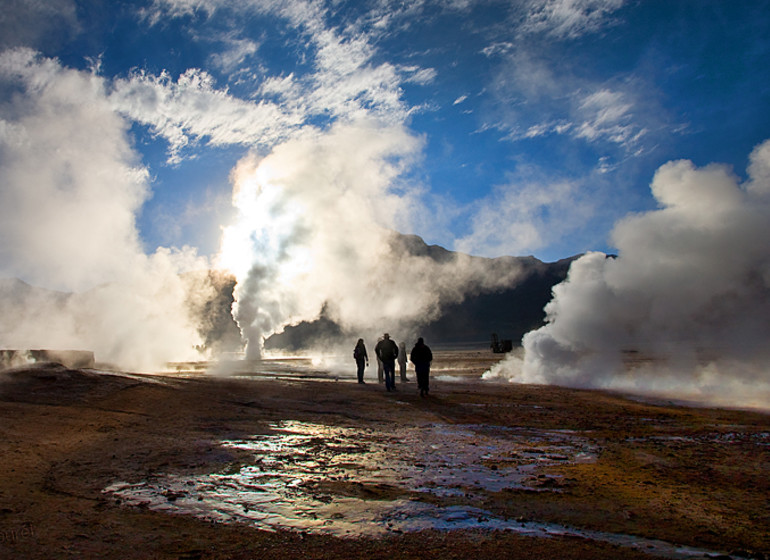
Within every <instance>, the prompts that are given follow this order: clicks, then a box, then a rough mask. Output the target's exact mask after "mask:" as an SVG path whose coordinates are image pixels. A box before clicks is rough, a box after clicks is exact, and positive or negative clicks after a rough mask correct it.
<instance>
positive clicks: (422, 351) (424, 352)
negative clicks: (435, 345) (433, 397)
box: [409, 337, 433, 397]
mask: <svg viewBox="0 0 770 560" xmlns="http://www.w3.org/2000/svg"><path fill="white" fill-rule="evenodd" d="M409 361H410V362H412V363H413V364H414V373H415V375H417V386H418V387H419V388H420V396H421V397H425V396H427V395H428V391H429V390H430V387H429V385H430V383H429V380H430V363H431V362H432V361H433V352H431V351H430V347H428V346H427V345H426V344H425V341H424V340H423V339H422V337H420V338H419V339H417V344H415V345H414V348H412V353H411V354H410V355H409Z"/></svg>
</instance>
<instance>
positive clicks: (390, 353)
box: [374, 333, 398, 391]
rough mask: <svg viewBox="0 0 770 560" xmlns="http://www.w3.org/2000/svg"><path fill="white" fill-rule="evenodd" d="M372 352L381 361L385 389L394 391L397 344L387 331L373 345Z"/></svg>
mask: <svg viewBox="0 0 770 560" xmlns="http://www.w3.org/2000/svg"><path fill="white" fill-rule="evenodd" d="M374 353H375V354H376V355H377V357H378V358H379V359H380V360H381V361H382V369H383V371H384V373H385V389H387V390H388V391H395V390H396V358H397V357H398V346H396V343H395V342H393V341H392V340H391V339H390V335H389V334H388V333H385V334H384V335H382V340H381V341H379V342H378V343H377V346H375V347H374Z"/></svg>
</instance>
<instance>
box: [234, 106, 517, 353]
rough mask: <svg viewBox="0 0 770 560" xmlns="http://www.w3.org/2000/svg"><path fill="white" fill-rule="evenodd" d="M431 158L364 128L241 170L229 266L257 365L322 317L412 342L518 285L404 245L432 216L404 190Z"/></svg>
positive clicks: (291, 144)
mask: <svg viewBox="0 0 770 560" xmlns="http://www.w3.org/2000/svg"><path fill="white" fill-rule="evenodd" d="M420 149H421V141H420V140H419V139H417V138H415V137H414V136H411V135H410V134H408V133H407V132H406V130H405V129H404V128H402V127H398V126H380V125H378V124H376V123H373V122H371V121H359V122H357V123H348V124H337V125H335V126H334V127H332V129H331V130H329V131H328V132H325V133H316V132H308V133H307V134H306V135H305V136H303V137H302V138H297V139H294V140H291V141H288V142H286V143H285V144H283V145H280V146H278V147H276V148H275V149H274V150H273V152H272V153H271V154H270V155H268V156H267V157H264V158H259V157H257V156H249V157H247V158H245V159H243V160H242V161H241V162H240V164H239V165H238V166H237V168H236V169H235V170H234V172H233V184H234V197H233V200H234V204H235V206H236V207H237V208H238V210H239V218H238V221H237V223H236V224H235V225H233V226H231V227H229V228H227V229H226V230H225V232H224V236H223V245H222V252H221V257H220V258H221V261H220V264H221V266H223V267H225V268H227V269H229V270H231V271H233V272H234V273H235V275H236V277H237V278H238V287H237V293H236V300H237V303H236V306H235V317H236V319H237V321H238V323H239V325H240V327H241V330H242V332H243V333H244V336H245V338H246V339H247V340H248V346H247V356H248V357H249V358H252V359H254V358H259V357H260V355H261V349H262V343H263V341H264V339H265V338H267V337H269V336H270V335H271V334H273V333H275V332H280V331H281V330H282V329H283V328H284V327H285V326H286V325H288V324H292V323H297V322H299V321H302V320H306V321H312V320H314V319H316V318H318V317H319V315H320V314H321V312H322V311H323V313H324V315H325V317H326V318H328V319H331V320H333V321H335V322H336V323H337V324H338V325H340V327H341V328H342V329H343V332H345V333H347V334H350V335H351V336H356V337H357V336H364V337H368V340H372V339H373V338H374V337H375V336H376V335H377V334H382V332H384V331H389V332H390V333H394V334H395V336H396V337H397V338H398V339H399V340H404V339H406V338H407V337H409V336H413V334H414V331H415V329H416V328H417V326H418V325H420V324H421V323H424V322H426V321H429V320H430V319H433V318H435V317H436V316H438V314H439V313H440V307H441V305H442V304H444V303H448V302H452V301H459V300H461V299H462V298H463V297H464V295H465V294H466V292H468V291H469V290H470V289H471V288H470V287H471V286H472V287H473V289H477V290H483V289H490V288H493V287H494V286H510V285H511V284H512V283H514V282H515V277H516V275H517V274H518V273H519V271H517V270H515V269H513V270H512V269H510V268H509V269H508V270H506V271H505V273H504V274H500V273H498V271H492V270H490V268H489V267H491V266H493V265H494V264H493V263H487V264H486V265H483V266H479V264H478V262H477V261H476V260H474V259H472V258H471V257H468V256H466V255H457V256H456V257H455V258H453V259H451V260H449V261H446V262H439V261H438V260H434V259H432V258H430V257H428V256H420V255H414V254H411V253H409V252H408V251H407V250H406V248H405V247H404V246H403V244H402V243H399V241H398V239H399V238H398V236H397V235H396V234H395V233H394V231H393V230H400V231H404V230H409V229H411V228H412V227H413V225H414V224H415V223H418V221H419V220H420V218H421V217H422V216H425V215H426V212H427V210H426V209H425V208H424V206H423V205H422V203H421V201H420V192H419V190H416V189H414V188H410V187H409V186H407V184H406V183H405V181H403V180H402V178H403V175H404V172H405V170H407V169H408V168H409V165H410V164H411V162H413V161H414V158H415V157H417V155H418V154H419V150H420ZM485 267H486V268H485ZM372 341H373V340H372ZM345 342H349V341H345Z"/></svg>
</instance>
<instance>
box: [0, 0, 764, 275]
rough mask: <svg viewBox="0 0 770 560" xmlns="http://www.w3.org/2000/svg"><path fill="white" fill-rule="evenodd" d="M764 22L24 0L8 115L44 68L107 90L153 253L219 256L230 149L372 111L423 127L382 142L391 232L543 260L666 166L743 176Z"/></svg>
mask: <svg viewBox="0 0 770 560" xmlns="http://www.w3.org/2000/svg"><path fill="white" fill-rule="evenodd" d="M769 23H770V2H764V1H744V0H724V1H709V0H698V1H695V0H681V1H657V0H649V1H626V0H522V1H507V2H502V1H493V0H416V1H411V2H403V1H395V0H371V1H326V2H323V1H322V2H311V1H304V0H302V1H300V0H285V1H283V0H281V1H278V0H261V1H258V0H242V1H239V2H226V1H224V0H155V1H153V2H150V1H147V2H109V3H105V2H101V1H99V2H97V1H93V2H88V1H75V0H61V1H59V2H55V3H37V2H24V1H21V0H12V1H10V2H8V3H7V4H6V7H5V8H4V14H3V15H2V16H0V48H2V51H3V52H4V53H5V54H4V58H3V59H2V62H0V66H2V67H3V69H2V73H1V74H0V118H2V122H3V123H4V128H3V130H4V131H6V130H13V129H14V128H13V126H14V124H15V123H19V122H21V121H20V120H19V119H20V118H21V117H20V116H19V115H20V114H21V113H20V111H22V110H21V109H20V108H19V107H20V105H19V103H20V102H19V101H18V99H16V97H14V96H17V95H18V94H19V93H20V92H21V93H27V94H29V92H30V91H32V88H34V87H36V86H35V85H34V84H36V83H39V82H36V81H35V80H38V79H39V77H40V76H41V75H43V74H45V73H46V72H48V75H49V76H51V75H53V74H54V73H55V74H56V76H58V78H56V79H53V78H51V80H52V81H50V82H49V87H51V88H61V89H62V92H64V91H65V90H66V88H67V87H70V86H68V84H70V82H68V81H67V80H66V79H65V77H66V76H78V77H79V79H81V81H83V80H86V81H87V79H90V80H91V82H89V83H92V84H96V85H95V86H94V87H96V88H97V89H98V91H97V92H96V93H95V94H94V95H95V96H96V97H95V98H94V100H92V101H90V102H91V103H97V102H98V103H100V104H101V103H102V102H104V107H103V108H101V109H100V111H101V110H103V111H105V116H104V119H105V120H94V121H93V122H89V123H84V124H83V126H84V127H85V126H92V127H93V134H94V135H99V134H100V131H101V130H103V127H105V126H109V127H117V129H119V136H120V138H119V139H117V140H115V142H116V143H121V142H122V144H120V145H121V146H123V145H124V146H123V147H121V148H120V150H119V151H120V155H119V156H116V157H118V158H119V159H120V161H121V162H123V163H126V162H128V163H130V165H131V166H133V167H132V169H134V170H140V171H143V172H144V173H145V178H144V179H143V180H142V187H141V188H142V189H144V191H143V193H142V194H141V196H139V198H138V199H134V198H132V199H131V200H130V201H129V202H127V205H128V208H129V209H130V211H131V213H132V214H133V216H134V219H135V220H136V229H137V234H138V237H139V240H140V243H141V245H142V247H143V248H144V250H145V252H147V253H148V254H150V253H153V252H155V251H156V249H157V248H158V247H169V248H182V247H185V246H188V247H191V248H194V249H195V250H196V251H197V254H198V255H202V256H213V255H215V254H216V253H217V251H218V249H219V244H220V235H221V231H222V228H223V227H225V226H227V225H228V224H229V223H230V222H231V221H232V219H233V217H234V210H233V208H232V205H231V197H232V189H233V186H232V181H231V172H232V170H233V168H234V167H235V166H236V164H237V163H238V162H239V161H241V160H242V159H243V158H244V157H246V156H247V155H249V154H252V155H255V156H256V157H263V156H266V155H268V154H270V153H271V151H272V150H274V149H275V148H276V147H277V146H281V145H283V144H285V143H287V142H292V141H293V140H295V139H297V138H300V137H304V136H305V135H307V134H308V133H309V131H310V132H312V133H314V134H324V133H326V132H327V131H328V130H330V128H331V127H332V126H334V125H335V124H336V125H341V124H344V123H351V122H362V121H365V122H367V123H370V124H369V125H368V126H371V127H373V128H377V127H398V128H400V129H401V130H403V131H405V133H406V134H407V135H408V136H410V137H412V138H414V139H416V142H415V144H414V146H413V147H411V148H410V149H409V151H408V153H400V154H397V155H394V156H387V157H395V158H400V159H402V160H403V165H401V166H400V167H399V170H400V171H399V175H398V177H397V178H394V180H393V181H392V182H391V184H390V186H389V187H388V188H389V189H391V192H395V193H402V192H404V193H407V192H408V193H409V194H410V197H409V200H410V201H411V202H410V204H409V217H408V218H404V219H403V220H400V221H398V222H397V223H394V224H392V225H393V227H396V228H397V229H399V230H401V231H404V232H405V233H417V234H419V235H421V236H422V237H424V238H425V239H426V241H428V242H429V243H436V244H440V245H442V246H444V247H447V248H449V249H454V250H461V251H464V252H468V253H471V254H475V255H482V256H489V257H495V256H499V255H528V254H533V255H535V256H537V257H539V258H541V259H543V260H547V261H550V260H557V259H559V258H563V257H567V256H571V255H574V254H577V253H581V252H584V251H587V250H600V251H606V252H612V251H613V250H614V248H613V247H612V246H611V244H610V241H609V232H610V230H611V229H612V227H613V224H614V223H615V222H616V221H617V220H619V219H620V218H622V217H624V216H626V215H627V214H629V213H634V212H642V211H647V210H650V209H652V208H654V207H655V206H656V204H657V203H656V201H655V199H654V198H653V197H652V195H651V193H650V187H649V185H650V183H651V181H652V177H653V175H654V173H655V170H656V169H657V168H658V167H659V166H661V165H662V164H664V163H666V162H668V161H671V160H677V159H690V160H692V161H693V162H694V163H695V164H696V165H698V166H703V165H707V164H709V163H711V162H721V163H726V164H728V165H731V166H732V167H733V170H734V173H735V174H737V176H738V177H741V178H742V177H745V175H746V166H747V164H748V154H749V153H750V152H751V150H752V148H754V147H755V146H757V145H758V144H760V143H761V142H762V141H763V140H765V139H767V138H769V137H770V70H768V68H770V65H768V60H770V56H769V55H770V33H769V32H768V31H770V25H769ZM19 61H21V62H19ZM20 66H21V67H23V68H24V70H23V71H18V70H17V68H18V67H20ZM46 69H47V70H46ZM22 74H23V78H19V76H21V75H22ZM84 83H85V82H84ZM78 87H81V86H78ZM25 90H26V91H25ZM62 95H64V94H63V93H62ZM46 99H47V98H46ZM46 102H47V101H45V99H43V98H41V101H40V102H39V103H37V104H36V105H34V107H33V108H32V109H25V110H26V111H43V110H44V109H45V108H46V106H45V105H44V103H46ZM70 102H72V101H70ZM84 103H85V101H84ZM100 107H101V105H100ZM46 110H47V109H46ZM110 112H112V114H113V115H114V120H112V119H110ZM24 114H25V115H26V113H24ZM56 114H57V113H56V112H55V111H53V112H52V113H51V115H53V117H51V118H54V119H55V118H57V117H56ZM107 120H109V124H108V125H107V124H105V122H106V121H107ZM116 123H117V124H116ZM371 123H375V124H371ZM100 127H102V128H100ZM105 141H106V140H105ZM340 149H343V148H342V147H341V148H340ZM347 149H350V148H349V147H348V148H347ZM14 153H15V152H14ZM81 156H82V157H83V158H87V157H88V154H87V153H83V154H82V155H81ZM0 157H6V160H7V158H8V157H10V156H8V155H7V154H6V155H5V156H3V155H2V153H0ZM0 163H3V162H2V161H0ZM105 166H106V167H105V169H108V168H109V162H107V163H105ZM107 173H108V174H109V171H107ZM29 188H30V189H34V188H35V186H34V185H30V186H29ZM319 188H323V186H322V185H321V186H320V187H319ZM414 201H418V202H414Z"/></svg>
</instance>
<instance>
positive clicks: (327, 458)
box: [0, 349, 770, 559]
mask: <svg viewBox="0 0 770 560" xmlns="http://www.w3.org/2000/svg"><path fill="white" fill-rule="evenodd" d="M502 357H503V354H493V353H492V352H491V351H490V350H489V349H478V350H463V351H459V350H437V351H435V359H434V362H433V369H432V377H431V391H430V395H429V396H428V397H426V398H421V397H420V396H419V392H418V390H417V386H416V383H415V382H414V372H413V371H412V369H411V367H410V369H409V371H408V377H409V378H410V381H409V382H407V383H397V391H396V392H393V393H388V392H386V391H385V389H384V386H383V385H381V384H378V383H377V379H376V371H375V367H374V366H372V367H370V368H368V369H367V372H366V380H367V382H366V384H364V385H359V384H358V383H356V382H355V368H354V364H353V362H352V360H350V363H349V364H348V366H345V367H342V368H340V367H339V366H334V367H329V366H328V365H327V364H328V363H331V362H327V361H323V360H312V359H310V358H303V357H292V358H287V357H283V358H266V359H264V360H262V361H259V362H247V361H243V360H233V361H231V362H228V363H226V364H225V363H222V364H218V365H216V366H214V364H205V363H193V362H191V363H177V364H173V365H172V366H171V367H169V369H168V370H167V371H164V372H161V373H158V374H153V375H149V374H135V373H129V372H124V371H114V370H107V369H100V366H99V364H98V363H97V364H96V365H95V366H94V367H90V368H84V369H67V368H66V367H64V366H62V365H60V364H58V363H55V362H38V363H36V364H31V365H21V366H17V367H14V368H10V369H6V370H5V371H4V372H3V373H2V374H0V375H1V377H0V379H1V380H2V381H1V382H0V417H1V418H2V420H1V421H0V433H1V434H2V437H1V438H0V449H1V452H2V457H3V461H2V462H1V463H0V506H1V507H0V557H2V558H40V559H43V558H45V559H49V558H68V557H73V558H81V557H84V558H137V559H139V558H142V559H144V558H174V559H177V558H185V559H192V558H243V559H247V558H248V559H269V558H335V559H336V558H339V559H342V558H383V559H385V558H442V559H445V558H449V559H451V558H458V559H459V558H496V559H497V558H548V559H551V558H575V559H582V558H607V559H615V558H639V559H642V558H684V559H690V558H736V559H737V558H767V557H768V555H770V503H769V502H768V496H769V495H770V482H769V481H770V477H768V474H769V473H770V463H769V462H768V457H770V416H768V415H767V414H766V413H765V412H762V411H752V410H730V409H718V408H708V407H705V406H696V405H693V404H691V403H686V402H674V401H669V400H661V399H658V400H656V399H653V398H649V397H648V398H642V397H634V396H631V395H627V394H621V393H613V392H607V391H600V390H586V389H582V390H579V389H566V388H559V387H554V386H545V385H527V384H513V383H508V382H504V381H495V380H486V379H482V375H483V374H484V373H485V372H486V371H488V370H489V369H490V368H491V367H492V366H494V365H495V364H496V363H497V362H499V361H500V360H501V359H502ZM332 362H333V360H332ZM397 377H398V376H397Z"/></svg>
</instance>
